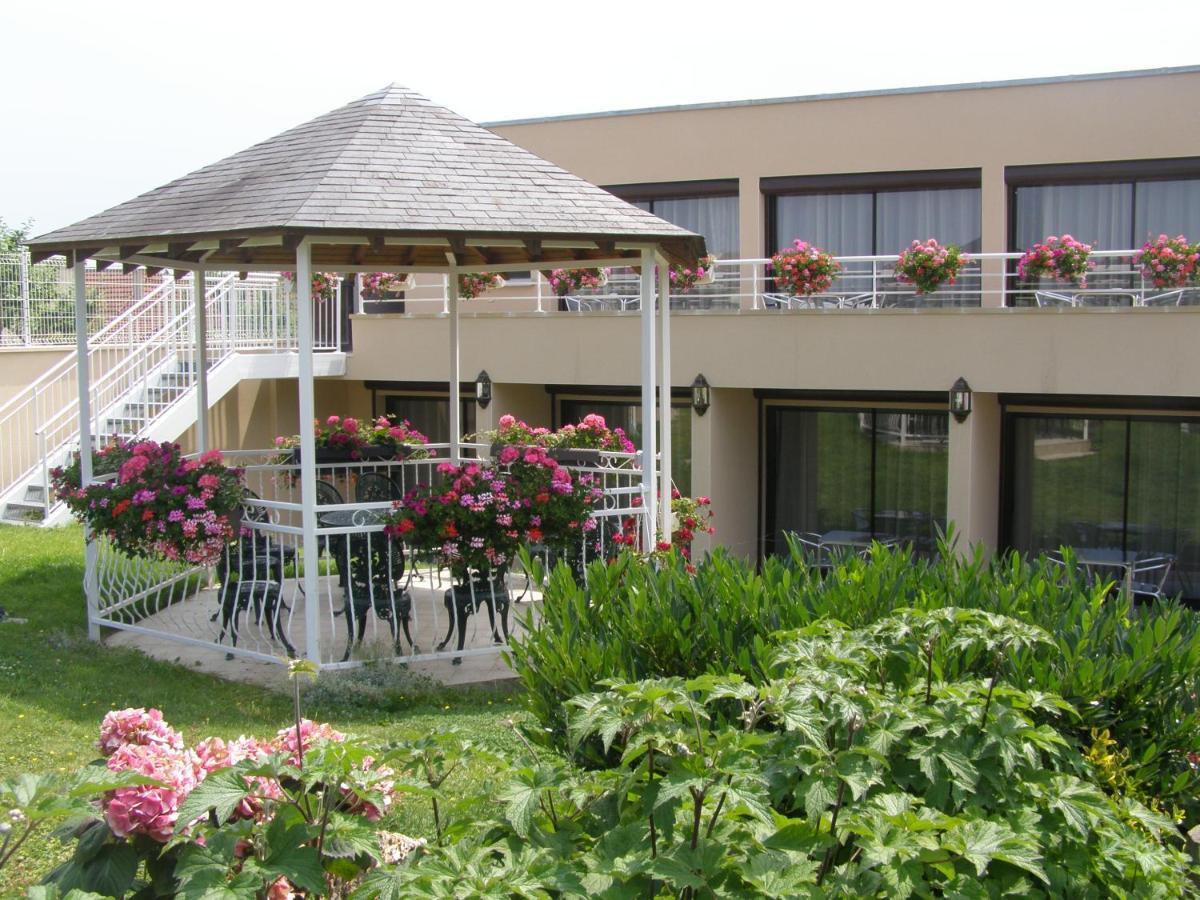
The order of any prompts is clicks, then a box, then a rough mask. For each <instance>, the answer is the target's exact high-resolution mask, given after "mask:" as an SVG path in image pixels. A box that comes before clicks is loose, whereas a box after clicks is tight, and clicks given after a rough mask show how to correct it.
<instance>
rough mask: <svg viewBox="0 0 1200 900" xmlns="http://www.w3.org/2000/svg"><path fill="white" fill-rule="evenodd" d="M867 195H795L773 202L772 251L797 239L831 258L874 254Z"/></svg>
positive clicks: (778, 198)
mask: <svg viewBox="0 0 1200 900" xmlns="http://www.w3.org/2000/svg"><path fill="white" fill-rule="evenodd" d="M872 217H873V213H872V195H871V194H796V195H793V196H781V197H777V198H776V199H775V239H774V241H773V247H774V249H783V248H784V247H788V246H791V243H792V241H794V240H796V239H797V238H799V239H801V240H804V241H808V242H809V243H810V244H816V245H817V246H818V247H820V248H821V249H822V250H826V251H828V252H829V253H832V254H833V255H834V256H870V255H871V254H872V252H874V247H873V244H872V238H871V228H872V224H871V221H872Z"/></svg>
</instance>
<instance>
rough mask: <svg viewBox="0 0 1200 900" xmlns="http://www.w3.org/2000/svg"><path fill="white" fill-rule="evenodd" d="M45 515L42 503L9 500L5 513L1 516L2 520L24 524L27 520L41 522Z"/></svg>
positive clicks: (5, 506) (5, 505)
mask: <svg viewBox="0 0 1200 900" xmlns="http://www.w3.org/2000/svg"><path fill="white" fill-rule="evenodd" d="M44 517H45V510H44V509H43V508H42V504H40V503H24V502H21V501H9V502H8V503H5V504H4V514H3V515H2V516H0V520H3V521H5V522H16V523H20V524H24V523H27V522H40V521H42V519H43V518H44Z"/></svg>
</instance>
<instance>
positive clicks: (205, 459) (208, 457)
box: [200, 450, 221, 466]
mask: <svg viewBox="0 0 1200 900" xmlns="http://www.w3.org/2000/svg"><path fill="white" fill-rule="evenodd" d="M220 462H221V451H220V450H209V451H208V452H207V453H204V454H201V456H200V465H202V466H210V465H213V464H214V463H220Z"/></svg>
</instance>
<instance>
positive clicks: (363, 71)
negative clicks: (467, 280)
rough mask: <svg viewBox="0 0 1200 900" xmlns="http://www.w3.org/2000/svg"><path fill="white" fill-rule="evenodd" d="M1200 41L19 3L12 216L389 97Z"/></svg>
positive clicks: (548, 111)
mask: <svg viewBox="0 0 1200 900" xmlns="http://www.w3.org/2000/svg"><path fill="white" fill-rule="evenodd" d="M1198 26H1200V2H1197V0H1157V2H1155V3H1154V4H1151V5H1148V6H1146V7H1140V6H1138V7H1134V6H1132V5H1130V4H1128V3H1125V2H1122V3H1109V2H1106V0H1105V2H1092V3H1073V4H1055V3H1046V2H1041V3H1025V2H1010V3H1000V2H996V0H989V2H972V0H961V2H960V3H958V4H946V3H930V2H928V0H925V2H920V0H918V2H907V3H899V2H875V0H852V2H840V3H829V4H815V3H803V2H799V3H797V2H791V3H781V2H774V3H770V2H756V0H735V2H726V3H713V2H707V0H694V2H689V3H683V2H673V0H671V2H667V0H638V2H628V0H607V2H604V3H582V2H578V0H576V2H570V0H558V2H541V0H507V2H495V0H493V2H476V0H456V2H453V3H449V2H442V3H414V2H411V0H391V2H375V0H341V2H337V0H323V2H311V0H290V2H278V0H239V2H229V0H205V2H203V3H190V2H186V0H185V2H157V3H151V2H130V0H110V2H106V3H96V2H95V0H89V2H76V0H66V2H59V3H55V4H51V5H46V6H43V5H42V4H40V3H29V2H20V3H11V4H8V5H6V9H5V12H4V31H5V36H6V40H5V41H4V54H3V66H4V71H5V75H6V76H7V77H6V78H5V86H4V87H2V88H0V123H3V124H2V125H0V218H3V219H4V220H5V221H6V222H7V223H9V224H10V225H13V224H19V223H22V222H25V221H27V220H32V222H33V227H32V233H33V234H38V233H41V232H44V231H48V230H50V229H53V228H57V227H59V226H62V225H66V224H69V223H71V222H74V221H77V220H78V219H81V218H84V217H86V216H89V215H92V214H93V213H96V212H99V211H101V210H102V209H106V208H107V207H109V206H112V205H114V204H116V203H119V202H122V201H124V200H127V199H129V198H131V197H133V196H135V195H137V194H139V193H142V192H143V191H147V190H150V189H151V188H154V187H157V186H158V185H160V184H163V183H165V182H167V181H170V180H171V179H173V178H176V177H178V176H180V175H183V174H185V173H187V172H190V171H193V170H194V169H197V168H199V167H201V166H204V165H207V164H208V163H211V162H215V161H217V160H218V159H221V158H223V157H225V156H228V155H229V154H231V153H235V152H237V151H238V150H241V149H244V148H245V147H248V146H250V145H251V144H254V143H256V142H257V141H260V140H263V139H264V138H268V137H270V136H272V135H274V134H277V133H279V132H280V131H283V130H285V129H287V128H290V127H292V126H294V125H298V124H300V123H302V122H304V121H307V120H308V119H311V118H313V117H315V116H317V115H320V114H321V113H324V112H327V111H329V110H331V109H334V108H336V107H338V106H341V105H343V104H345V103H348V102H349V101H351V100H354V99H357V98H358V97H361V96H363V95H364V94H367V93H370V92H371V91H373V90H376V89H378V88H380V87H382V86H383V85H385V84H389V83H392V82H397V83H400V84H403V85H406V86H408V87H410V88H413V89H414V90H417V91H419V92H420V93H422V94H424V95H426V96H427V97H429V98H430V99H431V100H433V101H435V102H437V103H440V104H442V105H444V106H448V107H450V108H451V109H453V110H455V111H457V112H459V113H461V114H462V115H465V116H467V117H468V118H471V119H474V120H475V121H479V122H488V121H498V120H504V119H511V118H526V117H538V116H551V115H563V114H569V113H585V112H596V111H601V110H612V109H628V108H637V107H646V106H669V105H676V104H686V103H705V102H714V101H724V100H742V99H749V98H762V97H787V96H797V95H806V94H816V93H831V92H841V91H858V90H873V89H885V88H895V87H910V86H916V85H930V84H957V83H964V82H977V81H996V80H1002V79H1009V78H1032V77H1048V76H1058V75H1072V74H1081V73H1089V72H1111V71H1122V70H1129V69H1153V68H1160V67H1164V66H1181V65H1193V64H1197V63H1200V47H1198V46H1197V44H1196V40H1195V36H1196V34H1197V33H1198V31H1200V27H1198ZM1198 101H1200V98H1197V97H1190V98H1182V97H1181V98H1180V103H1181V104H1183V107H1182V108H1185V109H1187V110H1188V111H1189V114H1190V113H1191V112H1192V111H1194V109H1195V107H1196V106H1197V102H1198ZM1096 122H1097V127H1120V111H1119V110H1111V109H1098V110H1096ZM1012 127H1014V128H1028V129H1038V130H1042V129H1052V128H1053V127H1054V123H1053V122H1045V121H1042V120H1040V119H1039V118H1038V115H1037V111H1036V110H1030V111H1029V117H1028V119H1026V120H1024V121H1020V122H1013V123H1012ZM870 135H871V130H870V127H869V123H864V127H863V138H864V139H870ZM755 139H756V140H764V139H765V140H769V139H770V138H769V136H757V137H756V138H755ZM1197 151H1198V152H1200V148H1197Z"/></svg>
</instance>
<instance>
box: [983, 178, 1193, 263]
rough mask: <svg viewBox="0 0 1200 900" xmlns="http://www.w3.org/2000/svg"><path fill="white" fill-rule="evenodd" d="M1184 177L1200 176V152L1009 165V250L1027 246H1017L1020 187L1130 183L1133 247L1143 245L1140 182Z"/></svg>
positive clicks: (1007, 192)
mask: <svg viewBox="0 0 1200 900" xmlns="http://www.w3.org/2000/svg"><path fill="white" fill-rule="evenodd" d="M1182 180H1188V181H1191V180H1200V156H1181V157H1172V158H1164V159H1126V160H1111V161H1108V162H1085V163H1050V164H1040V165H1029V166H1005V168H1004V184H1005V193H1006V198H1005V199H1006V201H1007V203H1006V214H1007V216H1008V247H1009V252H1010V253H1021V252H1024V250H1025V249H1026V248H1025V247H1018V246H1017V213H1018V210H1017V190H1018V189H1019V188H1030V187H1069V186H1072V185H1091V184H1128V185H1130V188H1131V198H1130V217H1129V241H1128V246H1127V247H1126V248H1124V249H1130V250H1133V249H1136V248H1137V247H1139V246H1140V243H1139V242H1138V238H1137V217H1136V210H1137V190H1138V183H1139V182H1148V181H1182ZM1012 265H1013V271H1016V269H1015V265H1016V264H1015V263H1013V264H1012Z"/></svg>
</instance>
